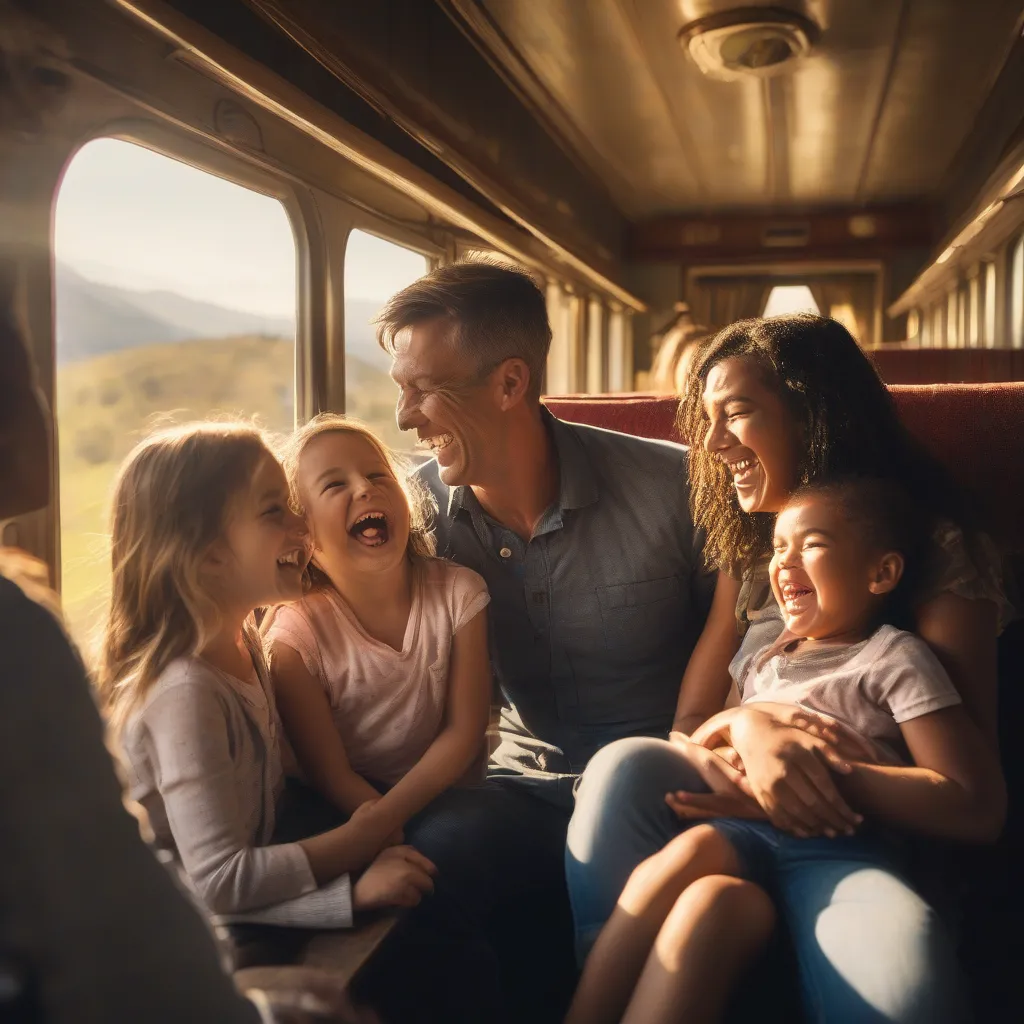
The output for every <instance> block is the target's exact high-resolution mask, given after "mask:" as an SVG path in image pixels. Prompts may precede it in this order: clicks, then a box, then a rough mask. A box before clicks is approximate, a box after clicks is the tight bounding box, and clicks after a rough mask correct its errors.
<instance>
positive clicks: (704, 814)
mask: <svg viewBox="0 0 1024 1024" xmlns="http://www.w3.org/2000/svg"><path fill="white" fill-rule="evenodd" d="M665 803H667V804H668V805H669V807H670V808H671V809H672V811H674V812H675V814H676V817H678V818H681V819H682V820H683V821H702V820H704V819H707V818H751V819H754V820H759V821H763V820H764V819H765V818H767V817H768V815H766V814H765V813H764V809H763V808H762V807H761V805H760V804H759V803H758V802H757V801H756V800H755V799H754V798H753V797H751V796H747V795H746V794H745V793H735V794H726V793H687V792H686V791H685V790H678V791H676V792H675V793H666V794H665Z"/></svg>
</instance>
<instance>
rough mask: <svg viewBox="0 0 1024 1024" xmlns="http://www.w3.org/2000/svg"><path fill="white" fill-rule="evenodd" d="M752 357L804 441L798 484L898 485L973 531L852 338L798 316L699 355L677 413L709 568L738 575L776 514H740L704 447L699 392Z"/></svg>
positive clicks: (830, 324) (727, 333)
mask: <svg viewBox="0 0 1024 1024" xmlns="http://www.w3.org/2000/svg"><path fill="white" fill-rule="evenodd" d="M737 356H741V357H745V358H748V359H752V360H754V361H755V362H756V363H757V364H758V366H759V367H760V369H761V372H762V373H763V375H764V379H765V381H766V383H768V384H769V385H770V386H771V387H773V388H775V389H776V390H777V392H778V394H779V395H780V397H781V398H782V400H783V402H784V404H785V406H786V408H787V409H788V410H789V412H790V414H791V415H792V416H793V418H794V419H795V421H796V423H797V424H798V425H799V427H800V428H801V431H802V435H803V437H804V438H805V446H804V451H803V454H802V455H801V458H800V461H799V465H798V470H797V479H798V485H806V484H811V483H815V482H818V481H822V480H828V479H834V478H836V477H843V476H860V477H875V478H879V479H883V480H895V481H897V482H899V483H902V484H903V486H904V487H906V488H907V489H908V490H909V491H910V492H911V493H912V494H913V495H914V497H915V499H916V500H917V501H919V502H920V504H921V506H922V507H923V508H925V509H928V510H929V513H930V514H931V516H932V523H931V524H929V525H931V526H934V524H935V523H936V522H937V521H938V520H940V519H949V520H952V521H953V522H955V523H956V524H957V525H959V526H960V527H961V528H963V529H964V530H965V532H966V531H968V530H970V529H972V528H973V527H974V523H973V522H972V521H970V517H969V516H968V515H967V510H966V503H965V502H964V500H963V498H962V496H961V494H960V491H959V489H958V488H957V486H956V485H955V484H954V483H953V481H952V480H951V478H950V477H949V475H948V474H947V473H946V471H945V470H944V469H943V467H942V466H941V465H939V463H938V462H936V460H935V459H934V458H933V457H932V456H931V455H930V454H929V453H928V452H927V451H925V449H924V448H923V447H922V446H921V444H920V443H919V442H918V441H917V440H916V439H915V438H913V437H912V436H911V434H910V433H909V431H908V430H907V429H906V427H904V426H903V424H902V422H901V421H900V419H899V416H898V414H897V412H896V406H895V404H894V403H893V400H892V397H891V395H890V394H889V390H888V388H886V386H885V384H883V383H882V380H881V378H880V377H879V376H878V373H877V371H876V370H875V367H874V365H873V364H872V363H871V362H870V360H869V359H868V358H867V356H866V355H865V354H864V353H863V352H862V351H861V349H860V347H859V346H858V344H857V342H856V341H854V339H853V337H852V336H851V335H850V332H849V331H847V329H846V328H845V327H844V326H843V325H842V324H840V323H838V322H837V321H835V320H830V319H828V318H827V317H822V316H815V315H814V314H811V313H797V314H793V315H790V316H777V317H768V318H763V319H762V318H758V319H753V320H739V321H737V322H736V323H734V324H732V325H731V326H729V327H726V328H725V329H724V330H722V331H719V332H718V334H716V335H715V337H714V338H712V339H711V341H710V342H708V343H706V344H705V346H704V347H703V348H702V350H701V352H700V355H699V357H698V360H697V365H696V366H694V368H693V371H692V374H691V377H690V382H689V386H688V387H687V390H686V393H685V394H684V395H683V396H682V401H681V403H680V407H679V431H680V434H681V435H682V436H683V437H685V438H688V439H689V440H690V442H691V448H690V507H691V511H692V514H693V522H694V524H695V525H696V526H697V527H699V528H700V529H702V530H704V532H705V536H706V545H705V559H706V561H707V563H708V566H709V567H711V568H714V569H723V570H725V571H726V572H730V573H732V574H733V575H742V574H743V573H744V572H746V571H747V570H749V569H750V568H752V567H753V566H754V565H755V564H756V563H757V562H758V561H760V560H761V559H762V558H764V557H765V555H767V554H768V552H769V551H770V550H771V539H772V528H773V525H774V522H775V515H774V513H768V512H754V513H746V512H744V511H743V510H742V509H741V508H740V507H739V503H738V501H737V499H736V491H735V488H734V487H733V485H732V481H731V480H730V478H729V473H728V471H727V470H726V467H725V465H724V463H723V462H722V460H721V459H719V458H718V457H717V456H715V455H714V454H712V453H710V452H708V451H706V450H705V448H704V446H703V439H704V436H705V434H706V432H707V427H708V418H707V413H706V411H705V409H704V401H703V394H704V386H705V383H706V382H707V378H708V374H709V373H710V372H711V370H712V368H713V367H714V366H716V365H717V364H718V363H720V362H722V360H723V359H729V358H731V357H737Z"/></svg>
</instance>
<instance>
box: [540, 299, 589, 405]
mask: <svg viewBox="0 0 1024 1024" xmlns="http://www.w3.org/2000/svg"><path fill="white" fill-rule="evenodd" d="M546 294H547V306H548V320H549V321H550V322H551V348H550V350H549V351H548V365H547V380H546V382H545V385H546V386H545V391H546V392H548V393H550V394H555V395H560V394H569V393H571V392H574V391H577V390H578V389H580V388H581V387H582V386H583V384H584V382H583V381H581V380H580V377H581V369H582V364H583V356H584V346H583V341H584V339H583V313H582V310H583V305H582V300H581V299H580V297H579V296H578V295H576V294H575V293H574V292H573V291H572V289H571V288H570V287H568V286H566V285H563V284H561V283H560V282H558V281H554V280H551V281H549V282H548V286H547V293H546Z"/></svg>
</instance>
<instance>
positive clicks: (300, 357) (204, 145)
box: [48, 118, 327, 593]
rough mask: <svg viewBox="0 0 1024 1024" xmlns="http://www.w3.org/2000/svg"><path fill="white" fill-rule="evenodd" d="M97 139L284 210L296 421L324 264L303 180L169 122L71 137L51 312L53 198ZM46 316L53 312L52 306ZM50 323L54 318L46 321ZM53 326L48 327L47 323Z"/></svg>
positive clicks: (58, 515)
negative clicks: (291, 275)
mask: <svg viewBox="0 0 1024 1024" xmlns="http://www.w3.org/2000/svg"><path fill="white" fill-rule="evenodd" d="M104 139H114V140H117V141H119V142H125V143H129V144H131V145H135V146H140V147H142V148H143V149H148V150H150V151H151V152H154V153H157V154H158V155H160V156H164V157H166V158H168V159H170V160H176V161H178V162H179V163H183V164H186V165H187V166H190V167H192V168H194V169H196V170H199V171H203V172H205V173H207V174H212V175H213V176H214V177H218V178H221V179H223V180H225V181H228V182H231V183H232V184H234V185H237V186H239V187H240V188H246V189H249V190H250V191H253V192H258V193H260V194H261V195H265V196H268V197H269V198H272V199H276V200H277V201H278V202H280V203H281V205H282V207H283V208H284V211H285V215H286V216H287V217H288V221H289V224H290V225H291V229H292V236H293V240H294V244H295V260H296V267H295V287H296V295H295V343H294V344H295V358H294V364H293V371H292V388H293V396H292V407H293V410H294V417H295V420H296V421H298V420H299V418H300V417H303V416H305V415H306V409H307V408H308V395H309V392H310V391H311V385H312V380H313V376H314V374H313V371H312V366H313V365H314V363H315V360H316V356H317V352H316V345H315V343H314V337H315V336H316V333H315V331H314V329H313V324H314V320H315V318H314V316H313V310H314V308H315V305H316V303H315V299H314V293H315V291H316V288H315V282H316V280H317V273H318V270H319V268H321V267H323V266H325V265H326V262H327V261H326V253H325V250H324V240H323V236H322V235H321V234H320V233H319V232H318V231H317V229H316V218H315V217H312V216H311V215H310V214H311V209H310V208H311V205H312V204H311V201H310V200H311V197H310V195H309V189H308V186H303V185H302V184H301V183H300V182H299V181H298V179H296V178H295V177H294V176H293V175H291V174H288V173H287V172H285V171H283V170H277V169H271V168H269V167H267V166H266V165H265V164H261V163H259V162H257V161H255V160H250V159H248V158H247V155H243V153H242V152H239V151H236V150H233V149H232V150H228V149H226V148H220V147H217V146H215V145H211V144H210V143H209V142H207V141H205V140H202V139H199V138H196V137H195V136H194V135H191V134H189V133H187V132H185V131H182V130H179V129H175V128H171V127H168V126H166V125H164V124H162V123H160V122H157V121H143V120H139V119H134V118H121V119H117V120H114V121H111V122H108V123H107V124H104V125H102V126H100V127H98V128H97V129H95V130H93V131H90V132H89V133H88V134H87V135H84V136H83V137H81V138H79V139H77V140H76V141H75V143H74V145H73V146H71V147H70V149H69V150H68V151H67V153H66V154H65V157H64V160H63V162H62V164H61V169H60V173H59V174H58V176H57V178H56V181H55V182H54V185H53V189H52V192H51V197H50V214H49V225H50V231H49V240H50V252H49V262H50V306H51V311H54V310H55V302H56V292H57V288H56V275H55V262H54V259H55V254H54V251H53V238H54V233H55V229H56V216H57V202H58V199H59V197H60V191H61V188H62V187H63V185H64V178H65V175H66V173H67V170H68V168H69V167H70V166H71V165H72V164H73V163H74V161H75V159H76V158H77V157H78V155H79V153H80V152H81V151H82V150H83V149H84V148H85V147H86V146H88V145H89V144H90V143H93V142H97V141H100V140H104ZM51 315H55V314H54V313H53V312H51ZM53 322H54V324H55V323H56V321H55V320H54V321H53ZM54 330H55V328H54ZM51 337H52V345H53V356H52V357H51V358H52V359H53V362H54V367H53V370H52V373H53V384H52V387H53V392H52V396H51V408H50V418H51V422H52V424H53V430H54V437H56V436H57V431H58V430H59V424H58V423H57V393H56V344H57V339H56V334H55V333H54V334H53V335H52V336H51ZM50 459H51V465H52V470H51V473H52V476H51V480H52V491H51V499H50V504H49V509H48V514H49V515H50V516H51V517H52V518H51V519H50V524H49V531H48V532H49V535H50V544H51V547H50V551H51V553H52V554H51V557H52V562H51V565H50V570H51V573H52V576H53V583H54V587H55V589H56V590H57V592H58V593H60V592H61V585H62V573H63V551H62V538H61V523H62V521H63V515H62V507H61V504H62V493H61V473H60V452H59V449H58V446H57V444H56V443H53V444H52V447H51V453H50Z"/></svg>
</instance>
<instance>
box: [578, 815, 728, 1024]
mask: <svg viewBox="0 0 1024 1024" xmlns="http://www.w3.org/2000/svg"><path fill="white" fill-rule="evenodd" d="M739 867H740V865H739V860H738V858H737V857H736V853H735V851H734V850H733V848H732V845H731V844H730V843H729V842H728V840H726V839H725V838H724V837H723V836H722V835H721V834H720V833H719V832H717V831H716V830H715V829H714V828H712V827H711V826H710V825H694V826H693V827H692V828H689V829H687V830H686V831H685V832H683V833H682V834H681V835H679V836H676V838H675V839H673V840H672V841H671V842H670V843H668V844H667V845H666V846H665V847H664V849H662V850H660V851H659V852H658V853H656V854H655V855H654V856H653V857H648V858H647V860H645V861H644V862H643V863H642V864H640V865H638V867H637V868H636V870H635V871H634V872H633V874H632V875H630V878H629V881H628V882H627V883H626V888H625V889H623V891H622V895H621V896H620V897H619V901H618V903H617V904H616V907H615V910H614V911H613V912H612V916H611V917H610V918H609V919H608V923H607V924H606V925H605V926H604V928H603V929H602V930H601V934H600V935H599V936H598V937H597V942H595V943H594V948H593V950H592V951H591V953H590V956H589V957H587V962H586V965H585V966H584V968H583V976H582V978H581V979H580V983H579V986H578V988H577V989H576V995H575V997H574V998H573V1002H572V1006H571V1007H570V1008H569V1014H568V1016H567V1017H566V1019H565V1024H604V1022H606V1021H607V1022H609V1024H617V1022H618V1021H619V1020H620V1019H621V1018H622V1014H623V1013H624V1012H625V1009H626V1006H627V1005H628V1004H629V1000H630V997H631V995H632V994H633V989H634V988H635V986H636V984H637V981H638V979H639V978H640V974H641V972H642V971H643V970H644V965H645V963H646V962H647V958H648V955H649V954H650V953H651V947H652V946H653V945H654V940H655V939H656V938H657V936H658V933H659V931H660V930H661V927H662V925H663V924H664V923H665V919H666V918H667V917H668V915H669V913H670V912H671V910H672V908H673V906H674V905H675V903H676V901H677V900H678V899H679V895H680V893H682V892H683V890H684V889H686V887H687V886H688V885H690V884H691V883H692V882H694V881H695V880H697V879H699V878H703V877H704V876H705V875H731V874H738V873H739Z"/></svg>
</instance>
